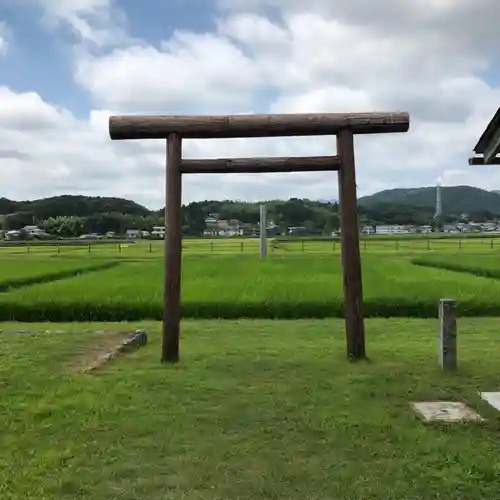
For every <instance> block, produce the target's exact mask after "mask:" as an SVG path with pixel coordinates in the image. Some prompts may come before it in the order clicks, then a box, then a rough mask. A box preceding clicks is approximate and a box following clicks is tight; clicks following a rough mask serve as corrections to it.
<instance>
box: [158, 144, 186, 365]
mask: <svg viewBox="0 0 500 500" xmlns="http://www.w3.org/2000/svg"><path fill="white" fill-rule="evenodd" d="M181 159H182V139H181V137H180V136H179V135H178V134H171V135H170V136H169V137H168V138H167V175H166V185H165V188H166V189H165V194H166V203H165V254H164V259H165V274H164V286H163V300H164V305H163V343H162V357H161V361H162V362H167V363H176V362H177V361H179V338H180V321H181V252H182V245H181V203H182V174H181V172H180V164H181Z"/></svg>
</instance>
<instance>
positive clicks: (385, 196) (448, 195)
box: [359, 186, 500, 214]
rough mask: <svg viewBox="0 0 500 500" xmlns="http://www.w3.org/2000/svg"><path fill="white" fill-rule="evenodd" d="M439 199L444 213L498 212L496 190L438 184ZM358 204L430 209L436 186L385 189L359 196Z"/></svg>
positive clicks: (499, 205)
mask: <svg viewBox="0 0 500 500" xmlns="http://www.w3.org/2000/svg"><path fill="white" fill-rule="evenodd" d="M441 200H442V204H443V213H445V214H457V213H458V214H460V213H466V214H470V213H474V212H477V211H488V212H491V213H493V214H500V194H499V193H498V192H496V191H485V190H484V189H479V188H475V187H471V186H452V187H442V188H441ZM359 204H360V205H361V206H363V207H366V208H373V207H375V206H377V205H388V204H391V205H405V206H407V207H414V208H427V209H433V208H434V207H435V206H436V187H435V186H433V187H421V188H413V189H388V190H386V191H380V192H379V193H376V194H374V195H372V196H365V197H363V198H360V199H359Z"/></svg>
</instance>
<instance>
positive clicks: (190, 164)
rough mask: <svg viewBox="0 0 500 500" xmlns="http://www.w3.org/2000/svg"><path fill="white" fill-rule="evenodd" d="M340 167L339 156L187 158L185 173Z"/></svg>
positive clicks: (254, 171)
mask: <svg viewBox="0 0 500 500" xmlns="http://www.w3.org/2000/svg"><path fill="white" fill-rule="evenodd" d="M339 168H340V159H339V157H338V156H303V157H302V156H292V157H274V158H272V157H271V158H217V159H209V160H199V159H196V160H185V159H183V160H182V162H181V172H182V173H183V174H225V173H230V174H233V173H234V174H236V173H266V172H326V171H335V170H338V169H339Z"/></svg>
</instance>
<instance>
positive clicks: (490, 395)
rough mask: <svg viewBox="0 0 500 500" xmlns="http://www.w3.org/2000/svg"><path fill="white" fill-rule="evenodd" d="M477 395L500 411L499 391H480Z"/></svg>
mask: <svg viewBox="0 0 500 500" xmlns="http://www.w3.org/2000/svg"><path fill="white" fill-rule="evenodd" d="M479 395H480V396H481V397H482V398H483V399H484V400H485V401H487V402H488V403H489V404H490V405H491V406H493V408H495V410H499V411H500V392H480V393H479Z"/></svg>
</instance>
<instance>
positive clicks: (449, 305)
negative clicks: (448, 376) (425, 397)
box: [438, 299, 457, 370]
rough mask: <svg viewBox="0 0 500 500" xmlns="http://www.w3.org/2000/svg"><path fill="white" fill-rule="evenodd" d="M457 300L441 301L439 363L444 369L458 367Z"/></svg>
mask: <svg viewBox="0 0 500 500" xmlns="http://www.w3.org/2000/svg"><path fill="white" fill-rule="evenodd" d="M456 305H457V302H456V301H455V300H453V299H441V300H440V301H439V352H438V355H439V365H440V366H441V368H442V369H443V370H455V369H456V368H457V317H456Z"/></svg>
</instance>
